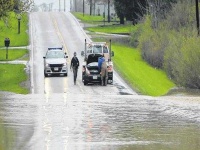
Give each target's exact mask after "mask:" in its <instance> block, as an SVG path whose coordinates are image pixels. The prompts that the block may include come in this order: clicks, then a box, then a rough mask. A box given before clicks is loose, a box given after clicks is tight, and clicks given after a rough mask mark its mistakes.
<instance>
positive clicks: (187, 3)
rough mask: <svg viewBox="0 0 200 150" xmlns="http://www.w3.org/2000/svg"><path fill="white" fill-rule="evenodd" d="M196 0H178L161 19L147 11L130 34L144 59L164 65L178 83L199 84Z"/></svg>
mask: <svg viewBox="0 0 200 150" xmlns="http://www.w3.org/2000/svg"><path fill="white" fill-rule="evenodd" d="M195 12H196V11H195V1H191V0H179V1H177V3H175V4H174V5H172V7H171V9H170V11H168V13H167V14H165V16H164V17H163V19H160V20H159V21H158V19H157V18H156V17H157V16H155V14H153V15H152V14H149V15H146V17H145V19H144V22H143V24H141V25H139V26H140V27H139V29H138V31H137V32H135V33H133V34H132V41H134V43H135V41H137V40H138V41H139V45H138V47H139V48H140V50H141V55H142V57H143V59H144V60H146V61H147V62H148V63H149V64H151V65H152V66H154V67H155V68H160V69H164V70H165V71H166V72H167V74H168V76H169V77H170V78H171V79H172V80H174V81H175V83H176V84H177V85H179V86H183V87H186V88H195V89H199V88H200V37H199V36H198V32H197V28H196V15H195Z"/></svg>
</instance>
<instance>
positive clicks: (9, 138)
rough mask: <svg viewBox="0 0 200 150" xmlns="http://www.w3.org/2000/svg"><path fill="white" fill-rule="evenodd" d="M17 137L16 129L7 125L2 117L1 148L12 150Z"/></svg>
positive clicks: (0, 128)
mask: <svg viewBox="0 0 200 150" xmlns="http://www.w3.org/2000/svg"><path fill="white" fill-rule="evenodd" d="M15 138H16V133H15V132H14V130H13V129H11V128H9V127H6V123H5V122H3V121H2V120H1V119H0V150H12V149H13V147H14V142H15Z"/></svg>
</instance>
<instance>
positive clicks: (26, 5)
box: [14, 0, 34, 13]
mask: <svg viewBox="0 0 200 150" xmlns="http://www.w3.org/2000/svg"><path fill="white" fill-rule="evenodd" d="M33 5H34V1H33V0H15V3H14V11H15V12H16V13H23V12H29V11H31V9H32V6H33Z"/></svg>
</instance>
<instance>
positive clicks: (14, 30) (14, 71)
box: [0, 13, 29, 94]
mask: <svg viewBox="0 0 200 150" xmlns="http://www.w3.org/2000/svg"><path fill="white" fill-rule="evenodd" d="M8 19H9V21H8V22H7V24H5V23H4V22H3V21H2V20H1V21H0V32H1V34H0V41H3V42H0V47H1V49H0V90H1V91H7V92H14V93H18V94H28V93H29V88H28V87H27V86H26V84H25V82H26V81H27V80H28V77H29V76H28V75H27V73H26V71H25V70H24V69H25V68H26V66H25V65H24V64H9V61H14V60H25V61H26V60H28V57H27V55H28V50H27V49H23V48H21V49H20V48H14V47H20V46H27V45H28V42H29V35H28V34H27V31H28V16H27V15H26V14H24V15H22V19H21V22H20V34H18V20H17V19H16V15H15V14H14V13H11V14H10V17H9V18H8ZM5 38H9V39H10V47H9V48H8V53H7V52H6V48H5V47H4V39H5ZM6 53H7V54H8V59H6ZM1 61H4V62H5V61H7V63H6V64H3V63H1Z"/></svg>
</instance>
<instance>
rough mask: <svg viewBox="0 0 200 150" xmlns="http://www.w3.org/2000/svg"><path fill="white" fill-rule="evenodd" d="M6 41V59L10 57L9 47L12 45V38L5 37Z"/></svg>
mask: <svg viewBox="0 0 200 150" xmlns="http://www.w3.org/2000/svg"><path fill="white" fill-rule="evenodd" d="M4 43H5V47H6V59H8V47H9V46H10V39H9V38H5V40H4Z"/></svg>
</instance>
